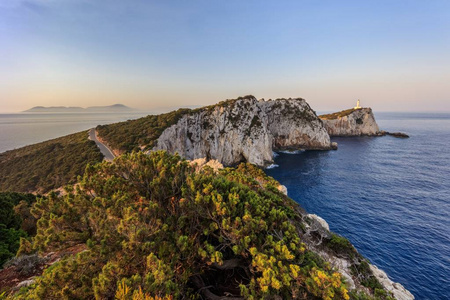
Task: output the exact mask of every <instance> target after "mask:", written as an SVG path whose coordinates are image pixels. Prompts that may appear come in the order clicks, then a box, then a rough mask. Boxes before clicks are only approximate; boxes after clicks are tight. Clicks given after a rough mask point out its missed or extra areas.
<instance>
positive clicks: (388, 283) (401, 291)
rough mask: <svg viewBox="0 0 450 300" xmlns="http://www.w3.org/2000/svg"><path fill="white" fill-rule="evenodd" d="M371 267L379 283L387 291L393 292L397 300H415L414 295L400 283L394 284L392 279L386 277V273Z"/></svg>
mask: <svg viewBox="0 0 450 300" xmlns="http://www.w3.org/2000/svg"><path fill="white" fill-rule="evenodd" d="M369 266H370V270H371V271H372V273H373V275H374V276H375V277H376V278H377V279H378V282H380V283H381V285H382V286H383V288H384V289H385V290H387V291H389V292H391V293H392V294H393V295H394V297H395V299H397V300H410V299H414V296H413V294H411V292H410V291H408V290H407V289H405V287H404V286H403V285H401V284H400V283H397V282H393V281H392V280H391V279H389V277H388V276H387V275H386V272H384V271H383V270H380V269H378V268H377V266H374V265H369Z"/></svg>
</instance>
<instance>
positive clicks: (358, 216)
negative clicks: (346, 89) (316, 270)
mask: <svg viewBox="0 0 450 300" xmlns="http://www.w3.org/2000/svg"><path fill="white" fill-rule="evenodd" d="M147 114H149V113H147V112H139V113H125V114H123V113H119V114H111V113H110V114H97V113H94V114H54V113H53V114H35V113H33V114H29V113H28V114H3V115H2V114H0V152H4V151H6V150H11V149H14V148H18V147H22V146H25V145H29V144H33V143H37V142H41V141H44V140H48V139H52V138H56V137H59V136H63V135H67V134H70V133H75V132H79V131H82V130H87V129H89V128H92V127H95V126H97V125H99V124H109V123H113V122H119V121H124V120H128V119H136V118H139V117H141V116H144V115H147ZM375 117H376V119H377V122H378V124H379V126H380V128H381V129H383V130H387V131H392V132H394V131H401V132H405V133H407V134H409V135H410V138H409V139H400V138H394V137H391V136H385V137H351V138H333V141H335V142H337V143H338V144H339V149H338V150H337V151H305V152H299V153H297V154H286V153H279V154H278V156H277V157H276V158H275V163H276V164H277V165H278V167H276V168H272V169H267V170H266V172H267V174H268V175H270V176H273V177H274V178H276V179H277V180H278V181H280V182H281V184H283V185H285V186H286V187H287V189H288V195H289V196H290V197H291V198H293V199H294V200H295V201H297V202H298V203H299V204H300V205H301V206H302V207H303V208H305V209H306V210H307V211H308V212H309V213H314V214H317V215H319V216H321V217H322V218H324V219H325V220H326V221H327V222H328V223H329V225H330V229H331V230H332V231H334V232H336V233H338V234H340V235H342V236H344V237H346V238H348V239H349V240H350V241H351V242H352V243H353V245H355V247H356V249H357V250H358V251H359V252H360V253H361V254H363V255H364V256H365V257H367V258H368V259H369V260H370V261H371V262H372V263H373V264H375V265H376V266H378V267H379V268H381V269H383V270H384V271H386V272H387V274H388V275H389V277H390V278H391V279H392V280H393V281H395V282H399V283H401V284H402V285H404V286H405V287H406V288H407V289H408V290H409V291H411V292H412V293H413V294H414V296H415V297H416V299H450V114H444V113H435V114H432V113H427V114H424V113H376V114H375Z"/></svg>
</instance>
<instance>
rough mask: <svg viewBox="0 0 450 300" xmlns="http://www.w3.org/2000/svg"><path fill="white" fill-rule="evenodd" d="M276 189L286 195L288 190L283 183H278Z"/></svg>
mask: <svg viewBox="0 0 450 300" xmlns="http://www.w3.org/2000/svg"><path fill="white" fill-rule="evenodd" d="M277 189H278V190H279V191H280V192H282V193H283V194H285V195H286V196H287V194H288V190H287V187H286V186H285V185H282V184H280V185H279V186H278V187H277Z"/></svg>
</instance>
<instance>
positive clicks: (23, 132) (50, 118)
mask: <svg viewBox="0 0 450 300" xmlns="http://www.w3.org/2000/svg"><path fill="white" fill-rule="evenodd" d="M148 114H150V112H143V111H139V112H128V113H17V114H0V153H1V152H5V151H7V150H12V149H16V148H20V147H23V146H26V145H30V144H35V143H39V142H43V141H46V140H49V139H54V138H57V137H61V136H64V135H68V134H71V133H76V132H80V131H82V130H88V129H90V128H93V127H96V126H97V125H104V124H110V123H115V122H120V121H126V120H129V119H137V118H139V117H143V116H146V115H148Z"/></svg>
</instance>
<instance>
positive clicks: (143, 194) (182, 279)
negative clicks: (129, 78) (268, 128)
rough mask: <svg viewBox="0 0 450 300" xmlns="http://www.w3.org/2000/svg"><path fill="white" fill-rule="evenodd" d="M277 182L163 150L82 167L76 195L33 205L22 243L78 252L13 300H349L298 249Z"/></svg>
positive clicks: (334, 276) (324, 269)
mask: <svg viewBox="0 0 450 300" xmlns="http://www.w3.org/2000/svg"><path fill="white" fill-rule="evenodd" d="M276 184H277V183H276V181H274V180H273V179H271V178H269V177H266V176H265V175H264V173H263V171H261V170H259V169H257V168H255V167H253V166H251V165H249V164H246V165H241V166H240V167H239V168H238V169H230V168H227V169H223V170H221V171H219V173H214V172H213V170H212V169H210V168H206V169H203V171H201V172H198V173H195V172H194V171H193V168H192V167H190V166H189V164H188V163H187V162H186V161H183V160H181V159H180V157H178V156H172V155H169V154H167V153H166V152H154V153H152V154H151V155H149V156H146V155H144V154H142V153H140V154H132V155H126V156H121V157H119V158H118V159H116V160H115V162H114V163H102V164H98V165H90V166H88V168H87V169H86V173H85V175H84V177H83V179H82V181H81V184H80V186H78V187H77V188H76V190H71V188H69V190H68V193H67V194H66V195H65V196H57V195H56V194H50V195H49V197H48V198H47V199H39V200H38V202H37V203H36V204H35V207H34V209H35V210H34V213H36V214H37V215H40V216H41V218H40V220H39V221H38V230H37V235H36V237H35V238H33V241H32V245H31V248H32V249H35V250H39V251H55V250H62V249H64V248H66V247H69V246H71V245H75V244H80V243H83V244H86V245H87V247H88V250H87V251H84V252H81V253H79V254H78V255H76V256H69V257H67V258H65V259H63V260H61V261H60V262H58V263H55V264H54V265H52V267H51V268H49V269H47V270H46V271H45V273H44V274H43V276H41V277H40V278H38V279H37V281H36V283H35V284H34V285H33V286H31V287H30V288H29V289H27V290H22V291H21V292H20V293H19V294H17V295H16V297H18V298H22V299H28V298H33V299H34V298H40V299H62V298H66V299H86V298H93V297H97V298H100V299H113V298H114V297H117V299H153V297H154V298H155V299H161V298H163V299H172V298H174V299H177V298H185V299H188V298H193V299H195V298H200V295H201V297H202V298H204V299H213V298H214V297H217V296H224V295H234V296H238V295H241V296H244V297H245V298H248V299H261V298H265V297H269V296H270V295H275V294H276V295H280V296H281V297H282V298H284V299H290V298H299V299H304V298H315V297H319V298H323V299H341V298H342V299H348V295H347V290H346V288H345V285H344V283H343V280H342V278H341V276H340V274H339V273H337V272H333V271H332V270H331V269H330V268H329V266H328V265H327V264H324V263H323V261H320V260H318V261H317V262H315V259H317V257H316V256H315V255H312V254H311V253H310V252H308V251H307V250H306V249H305V245H304V244H303V243H302V241H301V240H300V237H299V234H298V230H299V229H298V219H300V216H299V215H298V213H297V212H296V210H297V206H296V204H295V203H293V201H291V200H290V199H288V198H287V197H286V196H285V195H283V194H282V193H280V192H279V191H278V190H277V189H276ZM22 246H23V247H24V248H27V251H33V250H32V249H30V245H22ZM157 297H161V298H157Z"/></svg>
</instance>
